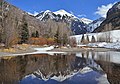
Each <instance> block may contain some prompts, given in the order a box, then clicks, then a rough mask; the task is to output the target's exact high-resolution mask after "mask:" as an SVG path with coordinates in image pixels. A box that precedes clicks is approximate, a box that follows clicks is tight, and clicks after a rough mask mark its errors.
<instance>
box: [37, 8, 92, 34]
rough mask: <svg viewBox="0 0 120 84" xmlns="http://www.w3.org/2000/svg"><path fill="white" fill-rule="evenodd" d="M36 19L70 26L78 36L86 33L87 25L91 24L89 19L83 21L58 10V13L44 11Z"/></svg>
mask: <svg viewBox="0 0 120 84" xmlns="http://www.w3.org/2000/svg"><path fill="white" fill-rule="evenodd" d="M36 18H37V19H39V20H41V21H44V22H45V21H48V19H51V20H53V21H55V22H64V23H66V24H68V25H69V27H70V29H71V31H72V32H73V34H76V35H78V34H84V33H86V32H87V30H86V23H88V22H90V20H89V21H88V19H84V21H82V20H80V19H79V18H78V17H76V16H75V15H73V14H71V13H69V12H67V11H65V10H58V11H56V12H51V11H50V10H47V11H43V12H40V13H39V14H38V15H36Z"/></svg>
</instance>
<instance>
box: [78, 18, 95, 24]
mask: <svg viewBox="0 0 120 84" xmlns="http://www.w3.org/2000/svg"><path fill="white" fill-rule="evenodd" d="M80 20H81V21H82V22H83V23H85V24H90V23H92V22H93V20H90V19H87V18H80Z"/></svg>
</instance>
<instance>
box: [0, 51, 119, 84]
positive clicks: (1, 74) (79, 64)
mask: <svg viewBox="0 0 120 84" xmlns="http://www.w3.org/2000/svg"><path fill="white" fill-rule="evenodd" d="M118 56H119V53H118V52H88V51H85V52H80V53H75V54H67V55H61V54H59V55H53V56H50V55H47V54H38V55H26V56H15V57H0V84H17V83H20V84H88V83H89V84H109V82H110V83H113V84H114V83H118V84H119V82H120V81H119V80H120V75H119V74H120V64H119V62H118V61H116V62H115V58H117V59H119V58H120V57H118ZM108 81H109V82H108Z"/></svg>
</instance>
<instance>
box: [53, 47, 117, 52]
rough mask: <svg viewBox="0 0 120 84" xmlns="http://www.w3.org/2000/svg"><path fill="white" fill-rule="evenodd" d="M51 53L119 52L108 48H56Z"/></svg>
mask: <svg viewBox="0 0 120 84" xmlns="http://www.w3.org/2000/svg"><path fill="white" fill-rule="evenodd" d="M51 51H57V52H83V51H95V52H107V51H118V50H116V49H107V48H55V49H53V50H51Z"/></svg>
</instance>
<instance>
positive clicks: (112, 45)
mask: <svg viewBox="0 0 120 84" xmlns="http://www.w3.org/2000/svg"><path fill="white" fill-rule="evenodd" d="M87 46H90V47H102V48H109V49H120V42H114V43H106V42H99V43H89V44H88V45H87Z"/></svg>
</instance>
